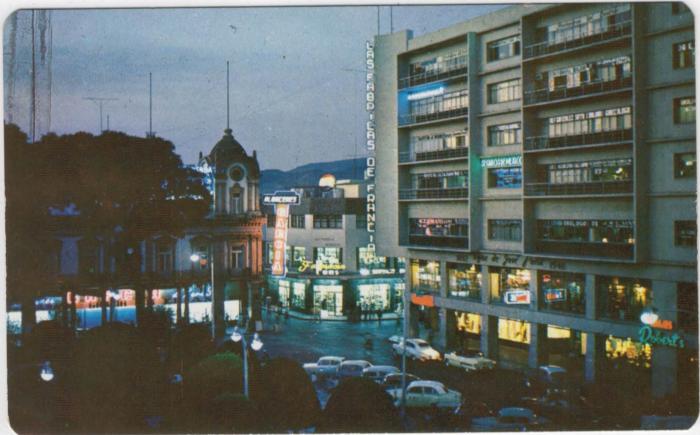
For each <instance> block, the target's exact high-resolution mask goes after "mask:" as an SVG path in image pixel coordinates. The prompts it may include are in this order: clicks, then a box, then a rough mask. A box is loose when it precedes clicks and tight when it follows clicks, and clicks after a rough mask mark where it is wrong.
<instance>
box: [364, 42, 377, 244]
mask: <svg viewBox="0 0 700 435" xmlns="http://www.w3.org/2000/svg"><path fill="white" fill-rule="evenodd" d="M365 50H366V56H365V66H366V67H367V75H366V90H367V96H366V98H365V109H366V110H367V113H368V119H367V124H366V126H367V135H366V140H367V142H366V143H367V154H368V155H367V171H366V173H365V178H366V179H367V232H368V233H369V243H368V244H367V251H368V252H369V253H370V255H371V256H372V257H374V252H375V244H374V227H375V222H376V218H377V214H376V213H377V209H376V200H377V197H376V195H375V193H374V188H375V185H374V171H375V166H376V159H375V155H376V144H375V137H376V136H375V124H374V109H375V106H374V100H375V94H374V92H375V91H374V89H375V88H374V43H372V42H371V41H367V44H366V45H365Z"/></svg>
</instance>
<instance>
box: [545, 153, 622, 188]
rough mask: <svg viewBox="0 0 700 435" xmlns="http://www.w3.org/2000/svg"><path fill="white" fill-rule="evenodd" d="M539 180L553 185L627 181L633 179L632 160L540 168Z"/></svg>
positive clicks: (576, 163) (557, 164)
mask: <svg viewBox="0 0 700 435" xmlns="http://www.w3.org/2000/svg"><path fill="white" fill-rule="evenodd" d="M537 178H538V181H540V182H548V183H551V184H570V183H588V182H596V181H598V182H600V181H625V180H630V179H631V178H632V159H631V158H627V159H612V160H598V161H592V162H571V163H553V164H549V165H543V166H541V167H540V168H538V177H537Z"/></svg>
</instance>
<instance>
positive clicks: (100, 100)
mask: <svg viewBox="0 0 700 435" xmlns="http://www.w3.org/2000/svg"><path fill="white" fill-rule="evenodd" d="M118 99H119V98H105V97H83V100H89V101H93V102H95V103H97V104H98V106H99V108H100V134H102V132H103V131H104V130H103V129H102V105H103V103H104V102H105V101H117V100H118Z"/></svg>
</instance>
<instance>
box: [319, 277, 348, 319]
mask: <svg viewBox="0 0 700 435" xmlns="http://www.w3.org/2000/svg"><path fill="white" fill-rule="evenodd" d="M314 308H315V309H317V310H320V312H321V314H322V315H323V314H324V313H327V314H332V315H335V316H341V315H342V314H343V286H342V285H340V284H317V285H314Z"/></svg>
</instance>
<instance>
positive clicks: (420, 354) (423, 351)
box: [392, 338, 440, 361]
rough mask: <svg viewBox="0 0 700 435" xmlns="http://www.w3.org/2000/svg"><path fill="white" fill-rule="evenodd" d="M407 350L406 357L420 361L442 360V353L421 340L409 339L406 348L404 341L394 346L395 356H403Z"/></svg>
mask: <svg viewBox="0 0 700 435" xmlns="http://www.w3.org/2000/svg"><path fill="white" fill-rule="evenodd" d="M404 347H405V348H406V356H407V357H409V358H411V359H414V360H416V359H417V360H420V361H431V360H436V361H439V360H440V352H438V351H437V350H435V349H433V348H432V347H431V346H430V344H428V342H427V341H425V340H422V339H420V338H409V339H407V340H406V343H405V346H404V342H403V340H402V341H400V342H399V343H396V344H394V345H393V346H392V348H393V349H394V355H395V356H401V354H403V352H404Z"/></svg>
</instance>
